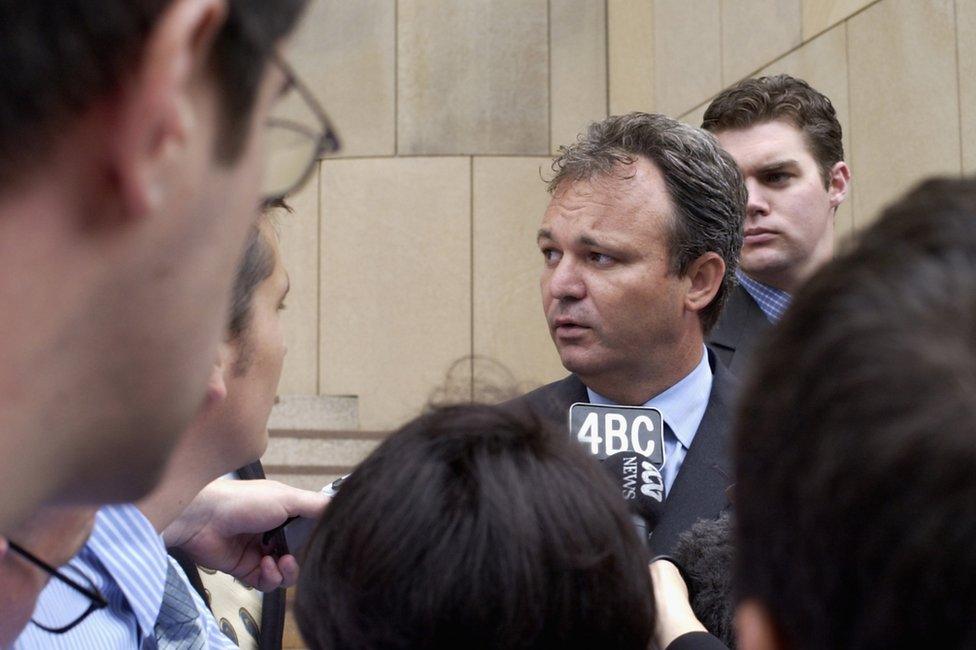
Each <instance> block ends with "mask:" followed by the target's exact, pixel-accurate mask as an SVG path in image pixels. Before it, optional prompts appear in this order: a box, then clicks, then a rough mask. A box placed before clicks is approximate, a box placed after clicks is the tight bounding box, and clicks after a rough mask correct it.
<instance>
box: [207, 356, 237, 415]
mask: <svg viewBox="0 0 976 650" xmlns="http://www.w3.org/2000/svg"><path fill="white" fill-rule="evenodd" d="M230 363H231V350H230V345H229V344H227V343H221V344H220V347H219V348H218V349H217V360H216V361H214V365H213V367H212V368H211V369H210V379H209V380H207V400H206V407H205V408H210V407H212V406H214V405H215V404H219V403H220V402H222V401H224V400H225V399H226V398H227V382H226V380H225V379H224V373H225V372H227V370H228V368H229V367H230Z"/></svg>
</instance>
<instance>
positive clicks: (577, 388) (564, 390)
mask: <svg viewBox="0 0 976 650" xmlns="http://www.w3.org/2000/svg"><path fill="white" fill-rule="evenodd" d="M589 399H590V396H589V395H588V394H587V392H586V386H585V385H584V384H583V382H582V381H580V378H579V377H577V376H576V375H569V376H568V377H564V378H563V379H560V380H559V381H554V382H552V383H551V384H546V385H545V386H542V387H541V388H537V389H535V390H533V391H531V392H529V393H526V394H525V395H522V396H520V397H516V398H515V399H513V400H510V401H508V402H505V403H504V404H502V405H501V408H503V409H506V410H513V411H514V410H518V409H527V410H528V411H530V412H531V413H532V414H533V415H535V417H537V418H539V419H540V420H542V421H543V422H544V423H545V424H547V425H549V426H551V427H555V428H557V429H558V430H562V431H568V430H569V407H570V406H572V405H573V404H575V403H576V402H588V401H589Z"/></svg>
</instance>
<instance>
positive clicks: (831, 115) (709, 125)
mask: <svg viewBox="0 0 976 650" xmlns="http://www.w3.org/2000/svg"><path fill="white" fill-rule="evenodd" d="M771 120H786V121H788V122H790V123H791V124H792V125H793V126H795V127H796V128H798V129H800V131H802V132H803V137H804V139H805V140H806V142H807V146H808V147H809V149H810V153H811V154H813V158H814V159H815V160H816V161H817V164H818V165H819V166H820V175H821V177H823V181H824V184H825V185H826V184H828V183H829V181H830V169H831V167H833V166H834V164H835V163H837V162H839V161H841V160H843V159H844V143H843V141H842V135H843V131H842V130H841V127H840V122H838V121H837V111H835V110H834V105H833V104H832V103H831V102H830V99H829V98H828V97H827V96H826V95H824V94H823V93H821V92H818V91H816V90H814V89H813V88H812V87H811V86H810V84H808V83H807V82H805V81H804V80H803V79H797V78H796V77H791V76H790V75H787V74H778V75H775V76H772V77H757V78H754V79H744V80H742V81H740V82H739V83H737V84H735V85H734V86H730V87H729V88H726V89H725V90H723V91H722V92H721V93H719V95H718V97H716V98H715V99H713V100H712V103H711V104H709V105H708V108H707V109H706V110H705V116H704V117H703V118H702V125H701V126H702V128H703V129H705V130H706V131H711V132H712V133H718V132H719V131H726V130H729V129H744V128H748V127H750V126H754V125H756V124H761V123H763V122H769V121H771Z"/></svg>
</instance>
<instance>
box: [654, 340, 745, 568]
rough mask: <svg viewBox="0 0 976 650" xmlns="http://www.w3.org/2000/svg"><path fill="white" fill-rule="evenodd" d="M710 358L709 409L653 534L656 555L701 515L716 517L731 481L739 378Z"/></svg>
mask: <svg viewBox="0 0 976 650" xmlns="http://www.w3.org/2000/svg"><path fill="white" fill-rule="evenodd" d="M709 356H710V359H709V361H710V362H711V364H712V372H713V373H714V375H713V379H712V391H711V394H710V395H709V398H708V407H707V408H706V410H705V415H704V416H703V417H702V421H701V424H700V425H698V431H697V432H696V433H695V439H694V441H693V442H692V443H691V449H689V450H688V454H687V455H686V456H685V459H684V462H683V463H682V464H681V471H679V472H678V476H677V477H676V478H675V480H674V484H673V485H672V486H671V490H670V492H669V493H668V498H667V499H666V500H665V502H664V511H663V512H662V514H661V519H660V521H659V522H658V524H657V527H656V528H655V529H654V534H653V535H652V536H651V546H652V548H653V550H654V552H655V553H670V552H671V551H672V549H673V548H674V545H675V543H676V542H677V541H678V536H679V535H680V534H681V533H682V532H684V531H686V530H688V529H689V528H691V526H692V525H693V524H694V523H695V522H696V521H698V520H699V519H701V518H703V517H708V518H713V517H717V516H718V515H719V514H720V513H721V512H722V510H724V509H725V508H726V507H727V506H728V496H727V494H726V490H727V489H728V487H729V486H730V485H731V484H732V480H733V479H732V471H731V462H730V458H729V450H728V444H729V440H728V433H729V430H730V429H731V427H732V418H733V417H734V413H735V410H734V409H735V407H734V401H735V397H736V393H737V388H738V382H736V380H735V379H734V377H733V376H732V375H731V373H729V371H728V370H726V369H725V368H724V367H723V366H722V364H721V363H720V362H718V360H717V359H716V358H715V356H714V354H712V353H710V354H709Z"/></svg>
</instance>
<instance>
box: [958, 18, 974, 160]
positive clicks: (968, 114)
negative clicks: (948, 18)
mask: <svg viewBox="0 0 976 650" xmlns="http://www.w3.org/2000/svg"><path fill="white" fill-rule="evenodd" d="M956 11H957V12H958V13H957V16H956V22H957V26H958V35H959V109H960V111H961V114H960V120H959V123H960V125H961V127H962V170H963V173H965V174H973V173H976V2H973V1H972V0H960V1H959V2H956Z"/></svg>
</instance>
